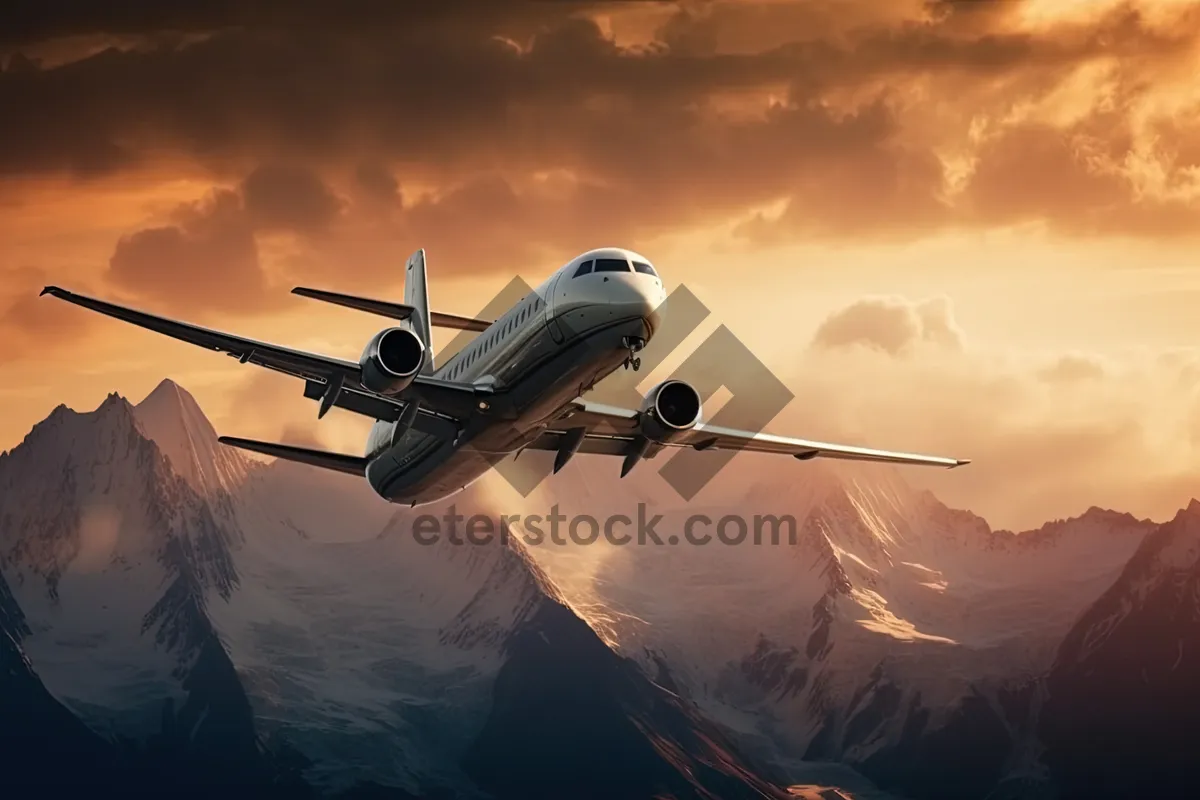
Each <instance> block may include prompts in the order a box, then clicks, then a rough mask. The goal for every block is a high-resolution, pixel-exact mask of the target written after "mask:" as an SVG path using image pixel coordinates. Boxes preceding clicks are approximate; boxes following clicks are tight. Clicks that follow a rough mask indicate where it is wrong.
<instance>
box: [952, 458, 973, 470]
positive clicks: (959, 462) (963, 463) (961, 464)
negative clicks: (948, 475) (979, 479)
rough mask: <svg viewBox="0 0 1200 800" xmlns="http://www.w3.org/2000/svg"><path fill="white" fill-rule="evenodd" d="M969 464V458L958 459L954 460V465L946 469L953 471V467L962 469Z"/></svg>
mask: <svg viewBox="0 0 1200 800" xmlns="http://www.w3.org/2000/svg"><path fill="white" fill-rule="evenodd" d="M970 463H971V459H969V458H959V459H956V460H955V462H954V464H952V465H951V466H950V467H948V469H954V468H955V467H964V466H966V465H967V464H970Z"/></svg>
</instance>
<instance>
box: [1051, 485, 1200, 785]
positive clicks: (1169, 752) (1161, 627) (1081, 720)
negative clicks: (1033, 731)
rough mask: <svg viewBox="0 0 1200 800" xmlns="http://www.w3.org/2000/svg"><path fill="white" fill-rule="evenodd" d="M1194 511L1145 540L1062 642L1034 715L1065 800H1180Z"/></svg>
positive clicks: (1191, 673)
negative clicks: (1142, 799)
mask: <svg viewBox="0 0 1200 800" xmlns="http://www.w3.org/2000/svg"><path fill="white" fill-rule="evenodd" d="M1197 731H1200V502H1197V501H1196V500H1193V501H1192V502H1191V504H1190V505H1189V506H1188V507H1187V508H1186V509H1184V510H1182V511H1180V512H1179V514H1178V515H1176V517H1175V518H1174V519H1173V520H1171V521H1170V522H1168V523H1166V524H1164V525H1162V526H1161V527H1159V528H1158V529H1157V530H1155V531H1154V532H1153V533H1152V534H1151V535H1150V536H1148V537H1146V539H1145V541H1144V542H1143V543H1142V546H1141V547H1139V548H1138V551H1137V552H1136V553H1135V554H1134V556H1133V558H1131V559H1130V561H1129V563H1128V564H1127V565H1126V567H1125V569H1124V570H1123V571H1122V572H1121V575H1120V577H1119V578H1118V579H1117V580H1116V581H1115V582H1114V583H1113V585H1112V586H1111V587H1110V588H1109V589H1108V590H1107V591H1106V592H1104V594H1103V595H1102V596H1101V597H1100V598H1099V599H1097V600H1096V602H1095V603H1094V604H1093V605H1092V606H1091V607H1090V608H1089V609H1088V610H1087V611H1086V613H1084V614H1083V616H1082V617H1081V618H1080V619H1079V621H1078V622H1077V623H1076V624H1075V626H1074V627H1073V628H1072V629H1071V631H1070V633H1069V634H1068V635H1067V637H1066V638H1065V639H1064V640H1063V643H1062V646H1061V648H1059V651H1058V656H1057V658H1056V660H1055V663H1054V666H1053V669H1052V670H1051V671H1050V674H1049V676H1048V678H1047V681H1046V698H1045V700H1044V702H1043V704H1042V708H1041V714H1040V716H1039V733H1040V735H1041V739H1042V741H1043V743H1044V744H1045V746H1046V756H1045V760H1046V762H1047V763H1048V764H1049V766H1050V769H1051V774H1052V775H1053V777H1054V778H1055V781H1056V783H1057V785H1058V786H1059V787H1060V789H1061V791H1062V793H1063V795H1064V796H1065V797H1068V798H1075V797H1080V798H1082V797H1089V798H1117V797H1134V796H1162V797H1184V796H1188V795H1190V794H1191V792H1192V791H1194V784H1195V754H1196V751H1197V748H1198V747H1200V734H1198V733H1197Z"/></svg>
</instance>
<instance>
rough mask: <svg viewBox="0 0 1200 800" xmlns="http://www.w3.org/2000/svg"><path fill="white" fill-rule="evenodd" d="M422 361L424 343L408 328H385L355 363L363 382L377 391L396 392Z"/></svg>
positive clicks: (407, 383)
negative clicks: (360, 371)
mask: <svg viewBox="0 0 1200 800" xmlns="http://www.w3.org/2000/svg"><path fill="white" fill-rule="evenodd" d="M424 364H425V345H424V344H423V343H422V342H421V337H419V336H417V334H415V333H413V332H412V331H411V330H409V329H408V328H385V329H384V330H382V331H380V332H379V333H377V334H375V336H373V337H372V338H371V341H370V342H368V343H367V347H366V349H365V350H363V354H362V358H360V359H359V360H358V365H359V366H360V367H361V368H362V382H363V386H366V387H367V388H368V389H370V390H371V391H372V392H377V393H378V394H399V393H400V392H403V391H404V390H405V389H407V388H408V385H409V384H410V383H412V382H413V379H414V378H416V377H417V373H419V372H420V371H421V367H422V366H423V365H424Z"/></svg>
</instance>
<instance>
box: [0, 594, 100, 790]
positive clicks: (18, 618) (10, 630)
mask: <svg viewBox="0 0 1200 800" xmlns="http://www.w3.org/2000/svg"><path fill="white" fill-rule="evenodd" d="M29 633H30V630H29V628H28V627H27V625H26V624H25V617H24V614H23V612H22V611H21V608H20V606H19V605H18V604H17V602H16V598H15V597H13V594H12V592H11V591H10V589H9V586H8V583H7V582H6V581H5V580H4V577H3V576H2V575H0V786H3V787H4V791H5V794H6V796H23V792H24V791H26V790H30V791H32V790H35V789H36V790H37V791H38V793H39V794H44V792H45V791H46V790H47V789H51V788H65V787H68V786H72V785H73V786H75V787H76V788H82V787H85V786H87V787H91V788H96V787H103V786H105V785H106V784H109V783H110V782H111V781H112V779H113V777H114V773H115V770H114V769H113V768H112V767H113V765H112V763H111V762H112V760H113V755H114V753H113V749H112V748H111V747H110V746H109V745H108V743H107V742H105V741H104V740H102V739H101V738H100V737H99V736H97V735H96V734H94V733H93V732H92V731H90V730H88V728H87V727H86V726H85V725H84V724H83V723H82V722H80V721H79V720H78V719H77V718H76V717H75V716H74V715H73V714H71V712H70V711H68V710H67V709H66V708H64V707H63V706H62V705H61V704H60V703H59V702H58V701H57V700H55V699H54V698H53V697H52V696H51V695H50V693H49V692H48V691H46V687H45V686H43V685H42V682H41V680H39V679H38V677H37V675H36V674H35V673H34V671H33V668H32V666H31V665H30V663H29V660H28V658H27V657H26V656H25V653H24V652H23V650H22V649H21V641H22V640H23V639H24V638H25V637H26V636H28V635H29ZM51 754H52V757H51ZM47 762H49V764H48V766H49V767H50V768H49V769H39V768H38V767H39V765H43V764H47ZM64 763H65V764H69V765H70V769H67V770H63V769H60V768H59V767H60V766H61V765H62V764H64Z"/></svg>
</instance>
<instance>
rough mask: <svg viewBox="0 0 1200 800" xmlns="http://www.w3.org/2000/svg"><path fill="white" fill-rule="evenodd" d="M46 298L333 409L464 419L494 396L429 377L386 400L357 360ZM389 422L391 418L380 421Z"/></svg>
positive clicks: (85, 301)
mask: <svg viewBox="0 0 1200 800" xmlns="http://www.w3.org/2000/svg"><path fill="white" fill-rule="evenodd" d="M42 294H48V295H51V296H52V297H56V298H58V299H60V300H65V301H67V302H68V303H73V304H74V305H77V306H81V307H83V308H87V309H90V310H92V311H96V312H99V313H101V314H105V315H107V316H110V317H114V318H116V319H120V320H123V321H125V322H129V323H131V324H133V325H137V326H139V327H142V328H146V329H147V330H151V331H154V332H155V333H161V334H163V335H164V336H170V337H172V338H174V339H178V340H180V341H182V342H187V343H189V344H194V345H197V346H198V347H203V348H205V349H207V350H215V351H217V352H222V353H226V354H228V355H230V356H233V357H234V358H236V359H238V361H240V362H241V363H243V364H246V363H250V364H257V365H259V366H262V367H266V368H267V369H273V370H276V371H277V372H282V373H285V374H287V375H291V376H293V377H297V378H304V379H306V380H308V381H311V382H314V383H317V384H320V385H322V386H324V387H325V389H323V390H322V397H325V396H330V397H332V398H333V400H332V402H331V404H336V405H339V406H341V407H346V408H351V410H356V411H357V410H359V409H360V408H361V409H363V410H361V411H359V413H368V414H370V413H371V412H369V411H366V410H365V409H366V408H367V407H368V405H369V407H371V408H373V409H378V408H381V407H383V406H386V405H388V404H391V405H396V404H397V403H399V404H400V405H401V406H403V405H404V404H407V403H409V402H414V401H415V402H417V403H419V404H420V406H421V407H422V408H423V409H424V410H425V411H426V412H436V413H437V414H440V415H443V416H449V417H454V418H457V419H462V418H465V417H468V416H469V415H470V414H472V413H473V412H474V410H475V409H476V407H477V404H478V403H479V402H480V399H479V398H480V397H481V396H488V395H491V394H493V392H492V391H491V389H489V388H487V387H481V386H474V385H471V384H465V383H457V382H454V381H447V380H442V379H440V378H433V377H429V376H425V375H418V376H417V377H416V378H414V379H413V381H412V383H411V384H409V386H408V387H407V388H405V389H404V390H403V391H401V392H400V393H398V394H395V395H388V396H383V395H379V394H376V393H375V392H372V391H371V390H370V389H368V388H367V387H366V386H364V385H363V382H362V370H361V368H360V367H359V365H358V364H357V363H355V362H353V361H344V360H342V359H339V358H333V357H331V356H324V355H320V354H318V353H306V352H304V351H302V350H293V349H291V348H288V347H282V346H280V345H277V344H272V343H270V342H262V341H257V340H254V339H248V338H246V337H242V336H235V335H233V334H229V333H223V332H221V331H216V330H212V329H210V328H204V327H201V326H199V325H193V324H191V323H188V322H180V321H177V320H173V319H168V318H166V317H160V316H157V315H154V314H148V313H146V312H144V311H138V310H136V309H133V308H128V307H125V306H120V305H116V304H115V303H109V302H106V301H104V300H97V299H96V298H93V297H88V296H86V295H81V294H76V293H75V292H70V291H67V290H66V289H61V288H59V287H57V286H47V287H46V288H44V289H43V290H42ZM346 390H350V391H351V392H353V393H355V394H357V395H363V396H365V397H367V398H369V399H370V400H371V401H372V402H369V403H366V404H364V403H359V404H354V406H355V407H351V406H350V405H347V404H346V403H344V402H343V403H337V402H336V401H337V400H338V399H339V398H340V395H341V393H342V392H344V391H346ZM376 418H377V419H387V418H388V417H387V416H380V417H376Z"/></svg>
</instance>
